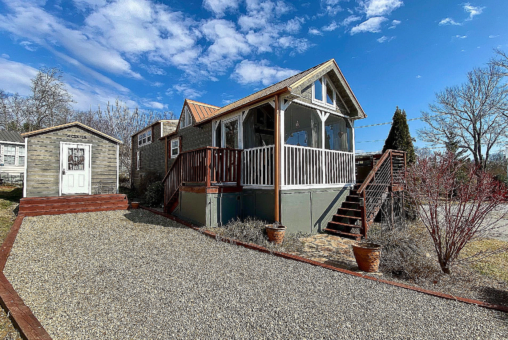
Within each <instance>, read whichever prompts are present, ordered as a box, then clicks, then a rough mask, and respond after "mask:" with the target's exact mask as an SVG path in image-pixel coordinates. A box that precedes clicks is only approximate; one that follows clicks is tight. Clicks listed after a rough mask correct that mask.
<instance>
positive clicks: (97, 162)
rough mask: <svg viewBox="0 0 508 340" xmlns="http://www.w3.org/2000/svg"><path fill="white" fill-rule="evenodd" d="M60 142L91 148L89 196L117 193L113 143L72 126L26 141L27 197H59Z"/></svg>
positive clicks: (114, 146)
mask: <svg viewBox="0 0 508 340" xmlns="http://www.w3.org/2000/svg"><path fill="white" fill-rule="evenodd" d="M70 135H73V136H83V137H86V139H85V138H73V137H70ZM60 142H68V143H83V144H91V145H92V159H91V164H92V173H91V177H92V178H91V181H92V194H99V193H116V186H117V166H116V162H117V159H116V143H113V142H111V141H110V140H108V139H106V138H104V137H102V136H99V135H96V134H93V133H91V132H89V131H87V130H85V129H82V128H80V127H77V126H73V127H69V128H66V129H61V130H55V131H51V132H47V133H44V134H39V135H35V136H30V137H28V143H27V149H28V150H27V162H28V163H27V178H26V181H27V183H26V186H27V188H26V197H40V196H58V194H59V186H60Z"/></svg>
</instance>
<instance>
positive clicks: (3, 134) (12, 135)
mask: <svg viewBox="0 0 508 340" xmlns="http://www.w3.org/2000/svg"><path fill="white" fill-rule="evenodd" d="M0 141H1V142H14V143H24V142H25V139H24V138H23V137H22V136H21V134H19V133H18V132H14V131H6V130H2V131H0Z"/></svg>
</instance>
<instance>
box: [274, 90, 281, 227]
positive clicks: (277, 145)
mask: <svg viewBox="0 0 508 340" xmlns="http://www.w3.org/2000/svg"><path fill="white" fill-rule="evenodd" d="M274 165H275V169H274V175H275V176H274V181H273V190H274V196H275V209H274V212H275V213H274V219H275V222H280V185H279V184H280V110H279V95H278V94H277V95H275V150H274Z"/></svg>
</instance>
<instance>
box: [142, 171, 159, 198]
mask: <svg viewBox="0 0 508 340" xmlns="http://www.w3.org/2000/svg"><path fill="white" fill-rule="evenodd" d="M158 181H162V175H161V174H159V173H157V172H148V173H146V174H145V175H144V176H143V177H142V178H141V179H140V181H139V185H138V187H137V188H136V189H137V191H138V194H139V195H140V196H144V195H145V193H146V191H147V190H148V187H149V186H150V185H151V184H152V183H155V182H158Z"/></svg>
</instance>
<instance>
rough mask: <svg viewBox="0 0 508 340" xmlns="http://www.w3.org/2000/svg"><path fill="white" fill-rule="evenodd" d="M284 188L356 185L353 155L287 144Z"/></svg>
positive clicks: (285, 147)
mask: <svg viewBox="0 0 508 340" xmlns="http://www.w3.org/2000/svg"><path fill="white" fill-rule="evenodd" d="M283 176H284V178H283V182H282V183H283V185H284V186H304V185H329V184H330V185H333V184H350V183H354V182H355V155H354V154H353V153H352V152H344V151H335V150H323V149H314V148H307V147H302V146H294V145H284V174H283Z"/></svg>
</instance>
